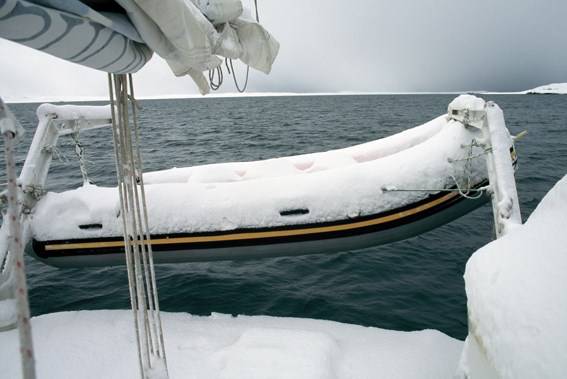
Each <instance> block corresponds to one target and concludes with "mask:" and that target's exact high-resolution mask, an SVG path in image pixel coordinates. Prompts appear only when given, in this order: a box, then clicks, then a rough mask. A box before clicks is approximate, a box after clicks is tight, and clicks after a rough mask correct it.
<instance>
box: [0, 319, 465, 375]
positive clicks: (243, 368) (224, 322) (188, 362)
mask: <svg viewBox="0 0 567 379" xmlns="http://www.w3.org/2000/svg"><path fill="white" fill-rule="evenodd" d="M162 322H163V327H164V334H165V345H166V353H167V360H168V367H169V373H170V377H171V378H194V379H198V378H203V379H205V378H206V379H213V378H223V379H229V378H234V379H237V378H238V379H253V378H258V379H270V378H273V379H276V378H281V379H291V378H293V379H303V378H304V379H323V378H333V379H342V378H344V379H346V378H378V377H379V378H416V379H417V378H420V379H423V378H432V379H439V378H451V377H452V376H453V374H454V372H455V370H456V367H457V364H458V360H459V356H460V353H461V350H462V346H463V343H462V341H458V340H456V339H453V338H451V337H448V336H446V335H444V334H443V333H441V332H438V331H435V330H423V331H417V332H398V331H389V330H383V329H378V328H370V327H362V326H358V325H349V324H342V323H338V322H332V321H322V320H312V319H297V318H278V317H267V316H238V317H232V316H230V315H221V314H213V315H211V316H209V317H199V316H192V315H189V314H185V313H163V314H162ZM32 327H33V335H34V343H35V354H36V360H37V366H36V367H37V372H38V377H39V378H59V379H64V378H73V379H75V378H97V379H99V378H107V379H110V378H120V379H126V378H139V371H138V361H137V356H136V354H137V353H136V351H137V350H136V341H135V334H134V327H133V323H132V313H131V311H126V310H119V311H78V312H63V313H54V314H48V315H43V316H39V317H35V318H34V319H33V322H32ZM0 367H1V369H2V373H1V375H2V377H5V378H17V377H19V370H20V356H19V352H18V334H17V331H16V330H12V331H9V332H4V333H0Z"/></svg>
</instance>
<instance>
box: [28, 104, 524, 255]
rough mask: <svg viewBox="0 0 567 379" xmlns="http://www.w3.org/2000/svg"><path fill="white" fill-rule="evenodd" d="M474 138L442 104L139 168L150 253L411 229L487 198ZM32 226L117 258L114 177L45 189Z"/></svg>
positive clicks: (337, 239)
mask: <svg viewBox="0 0 567 379" xmlns="http://www.w3.org/2000/svg"><path fill="white" fill-rule="evenodd" d="M478 100H480V99H478ZM480 101H482V100H480ZM483 104H484V102H483ZM481 138H482V131H481V129H479V128H476V127H472V126H470V125H466V124H465V123H463V122H461V121H458V120H456V119H454V118H452V117H451V116H448V115H444V116H441V117H438V118H436V119H434V120H432V121H430V122H427V123H426V124H423V125H421V126H418V127H415V128H413V129H409V130H406V131H404V132H402V133H399V134H396V135H393V136H390V137H387V138H383V139H379V140H376V141H372V142H368V143H365V144H362V145H357V146H352V147H348V148H345V149H340V150H332V151H327V152H322V153H315V154H306V155H297V156H289V157H282V158H276V159H268V160H262V161H255V162H232V163H221V164H212V165H204V166H195V167H187V168H173V169H169V170H163V171H156V172H150V173H146V174H144V182H145V190H146V199H147V205H148V213H149V229H150V233H151V243H152V248H153V251H154V260H155V262H156V263H173V262H192V261H210V260H227V259H244V258H261V257H275V256H284V255H285V256H288V255H300V254H313V253H332V252H338V251H346V250H354V249H360V248H364V247H369V246H374V245H380V244H385V243H389V242H393V241H398V240H403V239H406V238H409V237H412V236H415V235H418V234H420V233H423V232H425V231H428V230H430V229H433V228H436V227H438V226H440V225H443V224H445V223H447V222H449V221H452V220H454V219H456V218H458V217H460V216H462V215H464V214H466V213H468V212H470V211H472V210H473V209H475V208H477V207H479V206H480V205H482V204H483V203H484V202H485V201H486V200H487V199H488V196H486V195H485V194H484V192H483V190H484V189H485V186H486V185H487V184H488V178H487V170H486V161H485V159H484V153H485V150H484V149H483V148H482V147H481V146H480V144H478V143H476V141H479V140H481ZM510 149H511V151H512V149H513V145H512V140H511V139H510ZM31 232H32V235H33V243H32V245H33V253H34V254H35V255H36V256H37V257H38V258H39V259H41V260H43V261H45V262H46V263H49V264H52V265H57V266H85V265H114V264H122V263H124V250H123V244H124V240H123V237H122V225H121V218H120V202H119V197H118V194H117V189H116V188H103V187H97V186H94V185H85V186H83V187H81V188H77V189H75V190H70V191H66V192H62V193H47V194H46V195H45V196H44V197H43V198H42V199H41V200H40V201H39V202H38V204H37V206H36V207H35V209H34V214H33V217H32V223H31Z"/></svg>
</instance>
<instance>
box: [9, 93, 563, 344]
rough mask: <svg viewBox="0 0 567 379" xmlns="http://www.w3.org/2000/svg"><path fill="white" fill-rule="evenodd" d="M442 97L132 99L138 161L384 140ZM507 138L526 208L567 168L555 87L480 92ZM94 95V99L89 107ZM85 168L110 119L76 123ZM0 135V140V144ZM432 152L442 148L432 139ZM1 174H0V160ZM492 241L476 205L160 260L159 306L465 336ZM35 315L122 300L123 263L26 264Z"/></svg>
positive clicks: (67, 164) (171, 162) (249, 155)
mask: <svg viewBox="0 0 567 379" xmlns="http://www.w3.org/2000/svg"><path fill="white" fill-rule="evenodd" d="M453 98H454V96H453V95H360V96H309V97H259V98H258V97H255V98H210V99H176V100H146V101H141V102H140V103H141V106H142V110H141V114H140V124H141V131H142V135H141V138H142V141H143V157H144V164H145V167H144V168H145V170H146V171H149V170H158V169H165V168H170V167H174V166H177V167H183V166H190V165H197V164H204V163H214V162H222V161H238V160H257V159H264V158H271V157H277V156H282V155H291V154H300V153H310V152H316V151H324V150H328V149H335V148H341V147H346V146H350V145H354V144H358V143H363V142H367V141H370V140H374V139H378V138H381V137H385V136H388V135H391V134H394V133H397V132H400V131H402V130H404V129H407V128H409V127H412V126H415V125H419V124H422V123H424V122H426V121H428V120H430V119H432V118H434V117H436V116H438V115H440V114H443V113H445V112H446V108H447V104H448V103H449V102H450V101H451V100H452V99H453ZM485 98H486V99H490V100H494V101H495V102H497V103H498V104H499V105H500V106H501V107H502V108H503V109H504V112H505V117H506V121H507V125H508V128H509V129H510V131H511V132H512V133H513V134H516V133H519V132H520V131H522V130H527V131H528V135H527V136H526V137H525V138H524V139H522V140H521V141H519V142H518V143H517V150H518V154H519V158H520V161H519V162H520V163H519V169H518V171H517V182H518V190H519V195H520V201H521V207H522V213H523V215H524V218H526V217H527V216H528V215H529V214H530V213H531V211H532V210H533V209H534V208H535V206H536V205H537V204H538V202H539V201H540V200H541V198H542V197H543V196H544V195H545V193H546V192H547V191H548V190H549V189H550V188H551V187H552V186H553V184H554V183H555V182H556V181H557V180H559V179H560V178H561V177H562V176H563V175H564V174H565V173H567V96H543V95H542V96H526V95H490V96H485ZM98 104H100V103H98ZM36 107H37V104H13V105H12V106H11V109H12V110H13V112H14V113H15V114H16V116H17V117H18V118H19V120H20V122H21V123H22V125H23V126H24V128H25V129H26V132H27V134H26V135H25V139H24V141H23V142H22V143H21V144H20V145H19V147H18V149H19V150H18V155H19V162H20V165H21V163H23V160H24V158H25V152H26V151H27V148H28V146H29V143H30V142H31V138H32V135H33V132H34V129H35V126H36V124H37V120H36V116H35V109H36ZM81 142H82V143H83V145H84V147H85V153H86V157H87V160H88V169H89V175H90V177H91V178H92V179H93V180H94V182H95V183H96V184H98V185H113V184H114V183H115V180H116V179H115V172H114V161H113V151H112V142H111V131H110V129H99V130H96V131H92V132H84V133H83V134H82V135H81ZM0 144H1V143H0ZM59 146H60V154H59V155H60V159H58V160H54V162H53V164H52V170H51V172H50V176H49V179H48V187H49V190H52V191H62V190H65V189H70V188H74V187H77V186H79V185H80V184H81V176H80V172H79V169H78V163H77V160H76V157H75V155H74V145H73V143H72V141H71V139H70V138H68V137H64V138H62V139H61V140H60V145H59ZM439 148H442V146H440V147H439ZM0 164H1V166H0V167H2V169H0V183H3V182H5V172H4V168H3V167H4V161H3V157H2V158H1V159H0ZM492 238H493V231H492V214H491V210H490V206H489V205H488V204H487V205H485V206H484V207H482V208H480V209H478V210H477V211H475V212H473V213H471V214H469V215H466V216H465V217H462V218H461V219H459V220H457V221H455V222H453V223H451V224H449V225H446V226H443V227H441V228H438V229H436V230H434V231H431V232H429V233H426V234H423V235H421V236H418V237H415V238H412V239H409V240H406V241H401V242H397V243H393V244H390V245H387V246H379V247H374V248H369V249H364V250H358V251H345V252H343V253H339V254H329V255H324V254H323V255H313V256H303V257H291V258H276V259H263V260H254V261H238V262H211V263H192V264H178V265H159V266H157V268H156V273H157V280H158V286H159V296H160V301H161V308H162V310H165V311H172V312H190V313H193V314H198V315H208V314H210V313H211V312H220V313H227V314H247V315H271V316H290V317H308V318H318V319H328V320H335V321H340V322H347V323H354V324H360V325H366V326H376V327H380V328H386V329H395V330H408V331H409V330H419V329H429V328H432V329H438V330H440V331H442V332H444V333H446V334H448V335H450V336H453V337H456V338H459V339H463V338H464V337H465V336H466V333H467V324H466V322H467V321H466V296H465V290H464V281H463V277H462V276H463V273H464V269H465V264H466V262H467V259H468V257H469V256H470V255H471V254H472V253H474V251H475V250H476V249H478V248H480V247H482V246H483V245H484V244H486V243H488V242H490V241H491V239H492ZM27 265H28V266H27V267H28V279H29V282H28V284H29V288H30V302H31V309H32V313H33V314H34V315H39V314H44V313H49V312H58V311H68V310H79V309H116V308H128V307H129V306H130V304H129V295H128V287H127V277H126V271H125V268H124V267H110V268H84V269H59V268H53V267H50V266H46V265H44V264H43V263H40V262H38V261H35V260H34V259H33V258H29V259H28V260H27Z"/></svg>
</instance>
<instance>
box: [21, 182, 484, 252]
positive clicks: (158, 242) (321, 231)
mask: <svg viewBox="0 0 567 379" xmlns="http://www.w3.org/2000/svg"><path fill="white" fill-rule="evenodd" d="M486 184H487V181H484V182H482V183H480V184H479V185H477V186H476V187H477V188H478V187H482V186H484V185H486ZM461 201H467V200H466V199H465V198H464V197H462V196H460V195H459V194H458V193H457V192H449V193H447V192H441V193H439V194H435V195H431V196H429V197H427V198H425V199H423V200H421V201H419V202H416V203H412V204H410V205H408V206H404V207H400V208H397V209H394V210H391V211H387V212H382V213H379V214H375V215H369V216H361V217H356V218H352V219H349V220H340V221H334V222H326V223H318V224H303V225H286V226H280V227H272V228H254V229H237V230H230V231H225V232H218V231H217V232H206V233H176V234H161V235H152V236H151V239H152V249H153V251H154V252H160V251H175V250H192V249H217V248H229V247H237V246H256V245H269V244H279V243H291V242H304V241H316V240H326V239H334V238H341V237H351V236H357V235H362V234H367V233H375V232H379V231H384V230H388V229H392V228H396V227H399V226H402V225H407V224H410V223H412V222H415V221H418V220H421V219H424V218H426V217H429V216H431V215H434V214H436V213H438V212H440V211H442V210H445V209H447V208H450V207H451V206H453V205H454V204H456V203H458V202H461ZM32 246H33V250H34V251H35V253H36V254H37V255H38V256H39V257H41V258H49V257H63V256H83V255H101V254H117V253H123V252H124V247H123V238H122V237H104V238H87V239H72V240H54V241H38V240H35V239H34V240H33V242H32Z"/></svg>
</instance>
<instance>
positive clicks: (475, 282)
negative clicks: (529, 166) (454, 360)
mask: <svg viewBox="0 0 567 379" xmlns="http://www.w3.org/2000/svg"><path fill="white" fill-rule="evenodd" d="M566 226H567V176H565V177H564V178H563V179H561V180H560V181H559V182H558V183H557V184H556V185H555V186H554V187H553V189H552V190H551V191H550V192H549V193H548V194H547V195H546V196H545V197H544V199H543V200H542V201H541V203H540V204H539V205H538V207H537V208H536V209H535V211H534V212H533V213H532V215H531V216H530V218H529V219H528V220H527V222H526V223H525V224H524V225H522V226H518V227H516V228H515V229H513V230H512V231H511V232H510V233H509V234H506V235H505V236H504V237H502V238H500V239H498V240H496V241H494V242H492V243H490V244H488V245H486V246H484V247H483V248H481V249H480V250H478V251H477V252H476V253H475V254H474V255H473V256H472V257H471V258H470V259H469V261H468V263H467V266H466V272H465V283H466V292H467V298H468V313H469V337H468V339H469V340H471V339H474V340H475V341H476V345H477V346H478V347H479V349H477V350H480V351H482V352H483V353H484V354H485V355H486V359H487V361H488V362H489V363H490V364H491V365H492V366H493V369H494V370H495V372H496V375H497V376H498V377H500V378H562V377H565V373H567V322H566V320H567V295H566V294H565V289H566V288H567V274H566V273H567V233H566V230H565V227H566ZM469 340H467V343H469ZM462 369H464V371H465V372H466V371H467V370H468V371H469V372H470V371H471V368H470V367H467V362H464V367H462ZM474 369H475V368H474V367H472V371H474Z"/></svg>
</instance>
